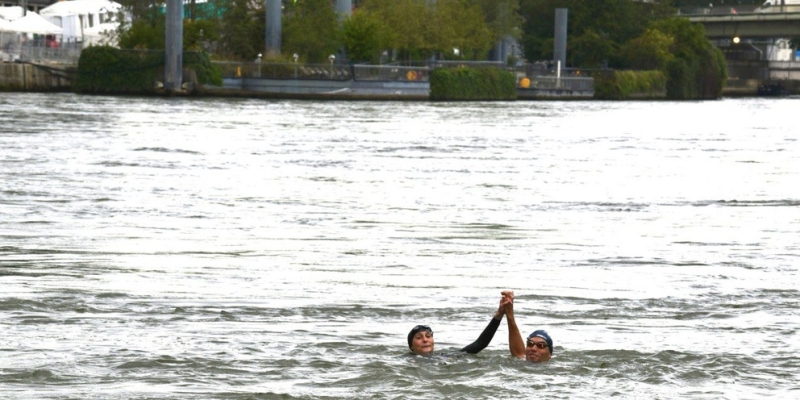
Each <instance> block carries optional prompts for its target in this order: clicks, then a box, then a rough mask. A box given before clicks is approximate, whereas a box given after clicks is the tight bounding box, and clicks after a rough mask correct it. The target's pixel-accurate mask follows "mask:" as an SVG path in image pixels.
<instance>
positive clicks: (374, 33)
mask: <svg viewBox="0 0 800 400" xmlns="http://www.w3.org/2000/svg"><path fill="white" fill-rule="evenodd" d="M387 35H388V32H387V31H386V25H384V24H383V23H382V22H381V20H380V19H378V17H377V15H375V14H373V13H369V12H366V11H363V10H355V11H354V12H353V14H352V15H351V16H350V17H348V18H347V19H345V20H344V21H343V23H342V38H343V41H344V48H345V51H346V52H347V56H348V57H349V58H350V60H351V61H356V62H371V63H374V64H377V63H378V61H379V59H380V56H381V52H382V51H383V49H384V48H385V43H387V38H386V37H387Z"/></svg>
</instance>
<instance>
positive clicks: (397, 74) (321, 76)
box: [213, 61, 594, 91]
mask: <svg viewBox="0 0 800 400" xmlns="http://www.w3.org/2000/svg"><path fill="white" fill-rule="evenodd" d="M213 63H214V65H216V66H217V67H219V68H220V69H221V70H222V76H223V77H225V78H261V79H299V80H335V81H347V80H354V81H384V82H430V74H431V71H432V70H433V69H434V68H458V67H462V66H470V67H473V68H475V67H490V66H491V67H497V66H499V67H503V68H504V69H506V70H507V71H509V72H511V73H513V74H515V76H516V77H517V84H518V86H519V87H522V84H521V82H522V80H523V78H527V79H528V81H527V82H526V84H527V86H525V88H526V89H543V90H575V91H591V90H594V79H592V78H591V77H589V73H590V72H591V71H589V70H585V69H562V70H561V71H560V74H561V76H560V77H559V76H557V75H558V74H559V72H558V71H556V70H555V69H553V68H552V67H551V66H548V65H547V64H529V65H524V66H519V67H512V68H506V67H504V66H503V64H502V63H497V62H481V61H471V62H452V61H444V62H441V61H439V62H432V63H429V64H428V65H424V66H422V65H421V66H400V65H391V64H390V65H367V64H355V65H331V64H327V65H326V64H295V63H260V62H224V61H214V62H213Z"/></svg>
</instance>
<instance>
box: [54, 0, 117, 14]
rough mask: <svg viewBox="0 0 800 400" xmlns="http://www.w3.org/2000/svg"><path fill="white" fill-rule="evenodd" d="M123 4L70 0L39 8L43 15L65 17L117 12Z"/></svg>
mask: <svg viewBox="0 0 800 400" xmlns="http://www.w3.org/2000/svg"><path fill="white" fill-rule="evenodd" d="M120 9H122V5H121V4H119V3H116V2H113V1H109V0H69V1H59V2H56V3H53V4H51V5H49V6H47V7H45V8H42V9H41V10H39V14H41V15H42V16H43V17H65V16H67V15H86V14H101V13H107V12H117V11H119V10H120Z"/></svg>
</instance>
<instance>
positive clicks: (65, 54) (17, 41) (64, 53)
mask: <svg viewBox="0 0 800 400" xmlns="http://www.w3.org/2000/svg"><path fill="white" fill-rule="evenodd" d="M82 50H83V43H82V42H80V41H62V40H40V39H37V40H22V39H21V38H20V36H18V35H17V36H16V37H15V38H13V39H10V40H6V41H5V42H4V43H3V48H2V52H0V53H2V59H3V60H4V61H20V62H33V63H55V64H73V65H75V64H77V63H78V59H79V58H80V56H81V51H82Z"/></svg>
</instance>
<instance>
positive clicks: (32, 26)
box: [5, 11, 63, 35]
mask: <svg viewBox="0 0 800 400" xmlns="http://www.w3.org/2000/svg"><path fill="white" fill-rule="evenodd" d="M5 30H6V31H11V32H19V33H36V34H39V35H60V34H61V32H62V31H63V30H62V29H61V27H59V26H58V25H55V24H53V23H52V22H50V21H48V20H46V19H44V18H42V16H41V15H39V14H37V13H35V12H32V11H28V13H27V14H26V15H25V16H24V17H22V18H20V19H17V20H14V21H11V22H10V23H9V24H8V25H7V26H6V27H5Z"/></svg>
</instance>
